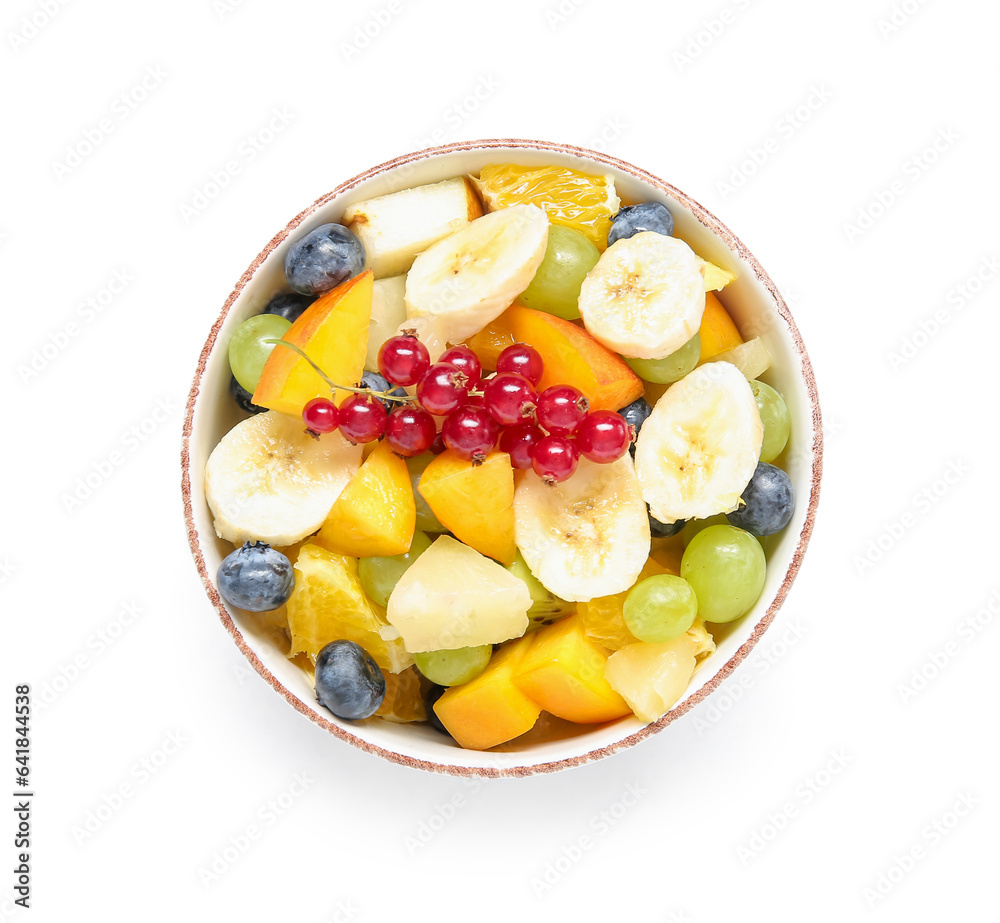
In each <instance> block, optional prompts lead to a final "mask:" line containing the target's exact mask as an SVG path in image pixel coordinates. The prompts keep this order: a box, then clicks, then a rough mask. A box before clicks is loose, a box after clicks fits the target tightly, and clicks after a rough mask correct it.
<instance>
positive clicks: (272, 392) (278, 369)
mask: <svg viewBox="0 0 1000 923" xmlns="http://www.w3.org/2000/svg"><path fill="white" fill-rule="evenodd" d="M372 280H373V277H372V273H371V271H368V272H363V273H361V275H358V276H354V278H352V279H348V280H347V281H346V282H344V283H342V284H341V285H338V286H337V287H336V288H335V289H332V290H331V291H329V292H327V293H326V294H325V295H321V296H320V297H319V299H318V300H316V301H314V302H313V303H312V304H311V305H309V307H308V308H306V310H305V311H304V312H303V313H302V316H301V317H300V318H299V319H298V320H297V321H295V323H294V324H292V326H291V327H289V328H288V330H287V331H286V333H285V335H284V336H283V337H282V338H281V339H282V340H284V341H286V342H288V343H291V344H292V345H294V346H297V347H298V348H299V349H301V350H302V351H303V352H305V353H306V354H307V355H308V356H309V358H310V359H312V361H313V362H315V363H316V365H318V366H319V367H320V368H321V369H322V370H323V371H324V372H325V373H326V375H327V376H328V377H329V378H330V379H331V380H332V381H334V382H336V383H337V384H340V385H353V384H356V383H357V382H358V381H359V380H360V379H361V376H362V375H363V374H364V370H365V357H366V355H367V352H368V324H369V321H370V320H371V314H372ZM347 395H348V392H347V391H338V392H337V393H336V396H334V398H333V400H334V401H335V402H336V403H338V404H339V403H341V401H343V400H344V398H346V397H347ZM314 397H330V387H329V385H327V383H326V382H325V381H323V379H322V378H321V377H320V375H319V374H318V373H317V372H316V370H315V369H313V367H312V366H311V365H310V364H309V363H308V362H307V361H306V360H305V359H303V358H302V357H301V356H300V355H298V354H297V353H295V352H294V351H293V350H291V349H286V348H284V347H283V346H281V345H280V344H277V345H275V347H274V349H273V350H272V351H271V355H270V356H268V359H267V362H266V363H265V364H264V371H263V372H262V373H261V376H260V380H259V381H258V382H257V389H256V390H255V391H254V393H253V402H254V403H255V404H258V405H259V406H261V407H267V408H268V409H269V410H277V411H279V412H281V413H285V414H289V415H290V416H301V414H302V408H303V407H305V405H306V404H307V403H309V401H311V400H312V399H313V398H314Z"/></svg>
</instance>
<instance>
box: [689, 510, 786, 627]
mask: <svg viewBox="0 0 1000 923" xmlns="http://www.w3.org/2000/svg"><path fill="white" fill-rule="evenodd" d="M766 569H767V561H766V560H765V558H764V550H763V549H762V548H761V547H760V542H758V541H757V539H755V538H754V537H753V536H752V535H751V534H750V533H749V532H744V531H743V529H737V528H736V526H709V527H708V528H707V529H703V530H702V531H701V532H699V533H698V534H697V535H696V536H695V537H694V538H693V539H691V543H690V544H689V545H688V546H687V548H685V549H684V557H683V558H681V576H682V577H683V578H684V579H685V580H687V581H688V583H690V584H691V586H692V588H693V589H694V593H695V596H697V597H698V614H699V615H700V616H701V617H702V618H703V619H704V620H705V621H706V622H731V621H733V620H734V619H738V618H739V617H740V616H742V615H746V614H747V613H748V612H749V611H750V610H751V609H752V608H753V604H754V603H755V602H757V600H758V598H759V597H760V594H761V590H763V589H764V574H765V572H766Z"/></svg>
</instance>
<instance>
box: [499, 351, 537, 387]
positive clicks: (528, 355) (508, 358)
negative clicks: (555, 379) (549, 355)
mask: <svg viewBox="0 0 1000 923" xmlns="http://www.w3.org/2000/svg"><path fill="white" fill-rule="evenodd" d="M544 369H545V363H543V362H542V357H541V355H540V354H539V352H538V350H537V349H535V348H534V347H532V346H528V345H527V344H526V343H515V344H514V345H513V346H508V347H507V348H506V349H505V350H504V351H503V352H502V353H500V356H499V358H498V359H497V371H498V372H517V374H518V375H523V376H524V377H525V378H527V379H528V381H530V382H531V383H532V384H533V385H537V384H538V382H540V381H541V380H542V372H543V371H544Z"/></svg>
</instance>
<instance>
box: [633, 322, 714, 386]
mask: <svg viewBox="0 0 1000 923" xmlns="http://www.w3.org/2000/svg"><path fill="white" fill-rule="evenodd" d="M700 358H701V336H700V335H699V334H697V333H696V334H695V335H694V336H693V337H691V339H690V340H688V341H687V342H686V343H685V344H684V345H683V346H682V347H681V348H680V349H677V350H674V352H672V353H671V354H670V355H669V356H667V357H666V358H664V359H629V358H627V357H626V359H625V361H626V362H627V363H628V364H629V367H630V368H631V369H632V371H633V372H635V374H636V375H638V376H639V377H640V378H641V379H642V380H643V381H652V382H654V383H655V384H659V385H666V384H670V382H672V381H680V380H681V379H682V378H683V377H684V376H685V375H687V373H688V372H690V371H692V370H693V369H694V367H695V366H696V365H697V364H698V360H699V359H700Z"/></svg>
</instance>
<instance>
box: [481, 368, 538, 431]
mask: <svg viewBox="0 0 1000 923" xmlns="http://www.w3.org/2000/svg"><path fill="white" fill-rule="evenodd" d="M483 398H484V400H485V402H486V409H487V410H488V411H489V412H490V415H491V416H492V417H493V419H494V420H496V421H497V423H501V424H503V425H504V426H513V425H514V424H515V423H520V422H521V421H522V420H524V419H525V417H528V416H530V415H531V413H532V412H533V411H534V409H535V401H537V400H538V392H537V391H536V390H535V386H534V385H533V384H532V383H531V382H530V381H528V379H527V378H525V377H524V376H523V375H518V374H517V373H515V372H500V373H499V374H498V375H497V376H496V377H495V378H491V379H490V380H489V381H488V382H486V384H485V385H484V386H483Z"/></svg>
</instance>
